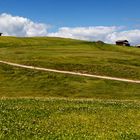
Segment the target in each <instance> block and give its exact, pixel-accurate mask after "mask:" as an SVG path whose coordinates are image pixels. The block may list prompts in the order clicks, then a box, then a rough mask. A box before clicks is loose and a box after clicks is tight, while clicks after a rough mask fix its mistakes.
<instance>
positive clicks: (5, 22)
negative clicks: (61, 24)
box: [0, 13, 48, 36]
mask: <svg viewBox="0 0 140 140" xmlns="http://www.w3.org/2000/svg"><path fill="white" fill-rule="evenodd" d="M47 29H48V26H47V25H46V24H42V23H35V22H33V21H31V20H30V19H27V18H24V17H19V16H12V15H10V14H6V13H3V14H1V15H0V32H2V33H4V35H7V36H9V35H10V36H45V35H47Z"/></svg>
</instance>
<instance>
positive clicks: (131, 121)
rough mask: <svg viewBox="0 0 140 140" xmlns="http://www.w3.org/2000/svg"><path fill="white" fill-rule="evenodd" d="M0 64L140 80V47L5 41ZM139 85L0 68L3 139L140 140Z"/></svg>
mask: <svg viewBox="0 0 140 140" xmlns="http://www.w3.org/2000/svg"><path fill="white" fill-rule="evenodd" d="M0 60H4V61H10V62H15V63H20V64H26V65H33V66H38V67H45V68H53V69H59V70H69V71H76V72H83V73H91V74H99V75H106V76H113V77H121V78H128V79H137V80H140V61H139V60H140V49H139V48H132V47H121V46H115V45H108V44H100V43H96V42H86V41H79V40H72V39H62V38H45V37H44V38H15V37H0ZM139 118H140V85H139V84H135V83H127V82H119V81H112V80H103V79H96V78H87V77H80V76H73V75H67V74H58V73H51V72H41V71H37V70H29V69H24V68H17V67H13V66H8V65H6V64H0V139H1V140H7V139H8V140H22V139H23V140H28V139H33V140H39V139H40V140H45V139H61V140H63V139H64V140H65V139H66V140H67V139H68V140H77V139H78V140H82V139H83V140H90V139H91V140H94V139H95V140H107V139H110V140H114V139H115V140H130V139H132V140H139V139H140V119H139Z"/></svg>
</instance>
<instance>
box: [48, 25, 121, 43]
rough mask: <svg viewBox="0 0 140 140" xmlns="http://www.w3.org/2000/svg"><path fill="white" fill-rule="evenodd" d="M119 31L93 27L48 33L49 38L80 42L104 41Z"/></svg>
mask: <svg viewBox="0 0 140 140" xmlns="http://www.w3.org/2000/svg"><path fill="white" fill-rule="evenodd" d="M117 30H119V27H115V26H112V27H105V26H95V27H75V28H69V27H62V28H60V29H59V30H58V32H56V33H49V34H48V35H49V36H57V37H66V38H67V37H68V38H75V39H82V40H94V41H96V40H103V41H106V37H107V35H108V34H111V33H113V32H115V31H117Z"/></svg>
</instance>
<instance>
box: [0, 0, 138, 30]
mask: <svg viewBox="0 0 140 140" xmlns="http://www.w3.org/2000/svg"><path fill="white" fill-rule="evenodd" d="M139 5H140V0H21V1H20V0H3V1H2V0H0V14H3V13H7V14H10V15H12V16H19V17H24V18H28V19H30V20H31V21H33V22H35V23H43V24H46V25H50V26H51V28H49V29H48V31H50V32H57V31H59V29H60V30H61V28H63V27H68V28H72V29H73V28H77V27H83V28H88V27H97V26H104V27H112V26H115V27H122V26H123V27H124V28H125V30H127V31H128V30H136V29H137V30H139V29H140V15H139V13H140V8H139ZM48 31H47V32H48ZM117 32H118V30H117Z"/></svg>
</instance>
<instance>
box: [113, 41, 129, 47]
mask: <svg viewBox="0 0 140 140" xmlns="http://www.w3.org/2000/svg"><path fill="white" fill-rule="evenodd" d="M116 45H119V46H130V43H129V42H128V41H127V40H118V41H116Z"/></svg>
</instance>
